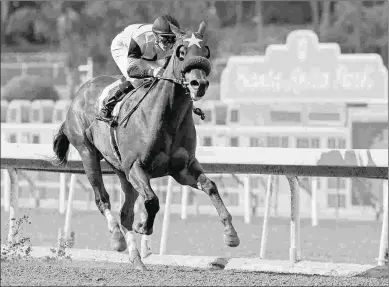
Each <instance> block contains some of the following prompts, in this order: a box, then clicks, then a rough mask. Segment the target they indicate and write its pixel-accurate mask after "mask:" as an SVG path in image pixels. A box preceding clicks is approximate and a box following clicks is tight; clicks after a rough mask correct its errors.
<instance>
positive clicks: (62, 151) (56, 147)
mask: <svg viewBox="0 0 389 287" xmlns="http://www.w3.org/2000/svg"><path fill="white" fill-rule="evenodd" d="M64 129H65V122H63V123H62V125H61V127H60V128H59V131H58V133H57V134H56V135H55V136H54V141H53V151H54V153H55V158H54V160H53V164H54V165H65V164H66V163H67V161H68V153H69V145H70V142H69V139H68V137H67V136H66V135H65V133H64Z"/></svg>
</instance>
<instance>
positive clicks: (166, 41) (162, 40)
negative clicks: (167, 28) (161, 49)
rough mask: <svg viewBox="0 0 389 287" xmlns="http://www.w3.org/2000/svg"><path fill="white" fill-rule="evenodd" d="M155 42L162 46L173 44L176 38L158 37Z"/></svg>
mask: <svg viewBox="0 0 389 287" xmlns="http://www.w3.org/2000/svg"><path fill="white" fill-rule="evenodd" d="M157 41H158V42H159V43H161V44H163V45H167V44H174V43H175V42H176V36H165V35H158V36H157Z"/></svg>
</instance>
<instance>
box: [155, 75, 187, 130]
mask: <svg viewBox="0 0 389 287" xmlns="http://www.w3.org/2000/svg"><path fill="white" fill-rule="evenodd" d="M156 89H157V90H158V92H157V93H156V94H155V95H154V97H155V103H156V105H157V106H158V107H157V106H156V110H158V111H159V112H161V113H162V114H161V117H162V119H160V120H162V121H163V122H165V123H167V124H168V125H169V126H172V125H179V124H180V123H181V122H182V120H183V118H184V116H185V114H186V112H187V110H188V108H189V106H190V99H189V97H188V96H187V95H185V92H184V90H183V88H182V87H181V86H179V85H177V84H174V83H172V82H171V81H167V80H160V82H159V83H158V84H157V87H156Z"/></svg>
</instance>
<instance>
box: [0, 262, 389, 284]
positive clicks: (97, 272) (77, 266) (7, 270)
mask: <svg viewBox="0 0 389 287" xmlns="http://www.w3.org/2000/svg"><path fill="white" fill-rule="evenodd" d="M148 268H149V271H147V272H145V273H142V272H140V271H137V270H130V269H128V265H126V264H115V263H97V262H86V261H84V262H82V261H68V260H66V261H55V262H47V261H42V260H36V259H29V260H22V261H21V260H19V261H14V262H2V265H1V286H9V285H14V286H16V285H17V286H31V285H45V286H60V285H62V286H63V285H65V286H66V285H69V286H77V285H83V286H87V285H90V286H92V285H93V286H104V285H109V286H114V285H115V286H120V285H121V286H124V285H125V286H145V285H147V286H172V285H175V286H178V285H179V286H220V285H229V286H232V285H235V286H266V285H271V286H388V277H387V276H386V278H367V277H349V278H345V277H325V276H304V275H285V274H269V273H259V272H236V271H224V270H204V269H194V268H187V267H168V266H150V265H149V266H148ZM386 275H387V274H386Z"/></svg>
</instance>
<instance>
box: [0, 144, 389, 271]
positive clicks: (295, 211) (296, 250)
mask: <svg viewBox="0 0 389 287" xmlns="http://www.w3.org/2000/svg"><path fill="white" fill-rule="evenodd" d="M51 148H52V147H51V145H37V144H6V143H3V145H2V149H1V168H2V169H8V170H9V173H10V184H9V185H10V187H9V188H7V189H8V192H10V194H9V196H8V197H5V198H6V199H7V198H8V199H7V200H9V203H10V207H11V208H10V211H11V210H12V212H10V219H11V217H12V218H15V217H16V209H15V206H17V202H16V201H17V187H18V182H17V181H18V178H17V169H22V170H40V171H50V172H62V173H63V172H67V173H73V174H76V173H84V170H83V168H82V162H81V161H80V158H79V156H78V154H77V153H75V152H73V153H71V155H70V157H69V162H68V166H66V167H56V166H53V165H51V163H50V162H49V161H47V159H49V158H50V157H52V156H53V153H52V151H51ZM196 157H197V158H198V160H199V161H200V163H201V164H202V166H203V168H204V170H205V172H209V173H240V174H260V173H262V174H282V175H286V176H287V179H288V181H289V185H290V189H291V237H290V242H291V244H290V255H289V258H290V260H291V261H292V262H297V261H299V260H300V236H299V234H300V216H299V190H300V187H299V184H298V179H297V176H300V175H301V176H328V177H366V178H379V179H388V150H331V149H283V148H234V147H218V148H215V147H199V148H198V149H197V151H196ZM102 169H103V173H105V174H112V173H113V171H112V169H111V168H110V167H109V166H108V165H107V164H106V163H104V162H103V163H102ZM72 178H73V180H72V181H71V182H72V183H73V184H72V185H74V184H75V182H76V180H75V179H74V176H73V177H72ZM270 180H271V179H269V181H270ZM245 181H246V180H245ZM168 186H169V188H168V190H167V197H166V203H165V215H164V216H165V218H164V224H163V227H162V228H163V232H162V233H163V235H162V239H161V249H160V254H164V253H165V252H166V246H167V237H168V226H169V213H170V212H169V206H170V200H171V192H172V179H171V178H170V179H169V184H168ZM386 186H387V183H386ZM246 188H247V189H248V188H249V187H248V185H247V184H246ZM246 188H245V189H246ZM71 190H74V188H72V187H71ZM271 190H272V188H271V183H270V182H269V184H268V188H267V193H268V194H267V198H270V195H271V192H272V191H271ZM6 191H7V190H6ZM384 192H385V194H386V195H385V196H386V197H385V198H387V192H388V191H387V188H386V189H384ZM245 193H247V191H245ZM62 197H63V196H62ZM266 202H267V203H268V202H270V200H266ZM71 203H72V194H69V200H68V210H67V212H68V213H71V208H70V206H71ZM384 206H385V211H384V219H383V229H382V236H381V244H380V251H379V257H378V262H379V264H383V263H384V262H385V258H384V257H385V249H386V243H387V236H388V235H387V228H386V229H385V227H384V225H385V226H387V224H388V212H387V208H388V205H387V204H385V205H384ZM62 208H63V207H62ZM266 208H267V209H268V206H266ZM267 213H268V212H267ZM248 216H249V215H247V214H245V219H246V220H248V218H247V217H248ZM265 216H266V213H265ZM67 217H69V218H70V215H68V216H67ZM66 224H67V225H66V232H67V233H69V232H70V223H69V222H67V223H66ZM10 227H11V228H10V234H12V232H11V231H12V228H13V227H12V225H11V224H10ZM266 229H267V221H265V224H264V232H263V237H262V244H261V249H262V250H261V257H264V253H265V249H266V237H267V232H266Z"/></svg>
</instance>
